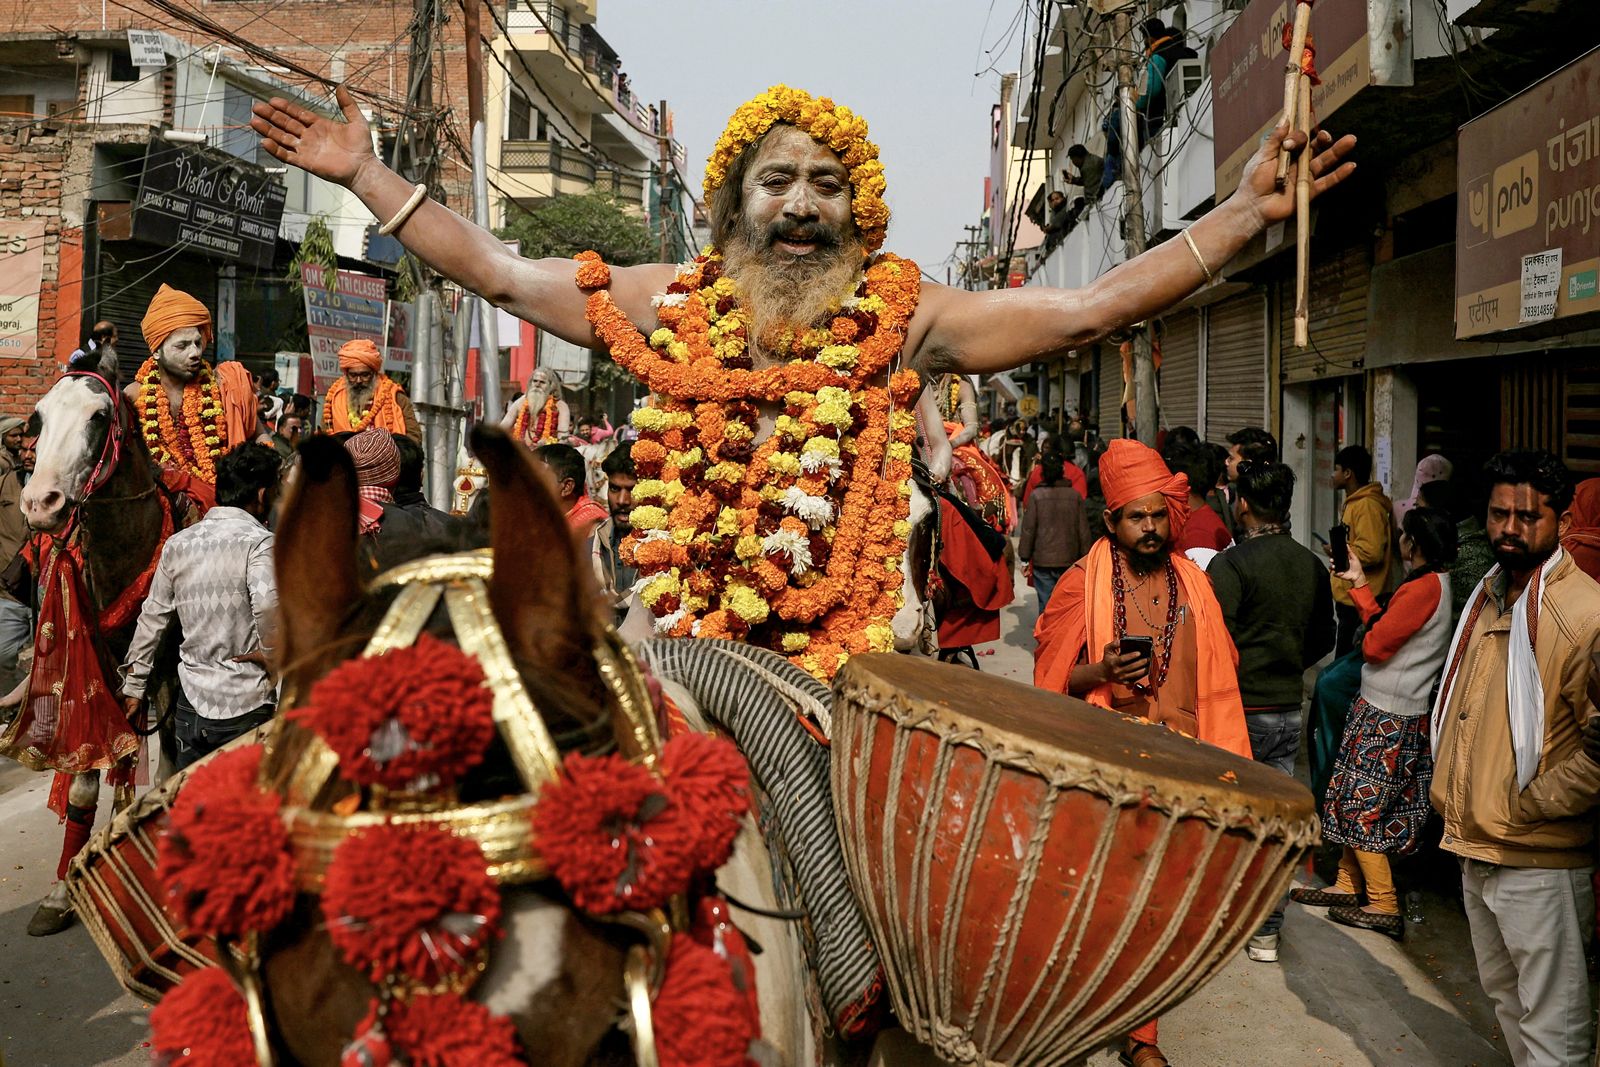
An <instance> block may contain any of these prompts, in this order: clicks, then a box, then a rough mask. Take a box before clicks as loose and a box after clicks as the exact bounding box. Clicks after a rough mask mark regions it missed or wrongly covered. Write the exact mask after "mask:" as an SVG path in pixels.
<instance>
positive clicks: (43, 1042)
mask: <svg viewBox="0 0 1600 1067" xmlns="http://www.w3.org/2000/svg"><path fill="white" fill-rule="evenodd" d="M1017 592H1018V596H1017V600H1016V602H1015V603H1014V604H1013V605H1012V606H1011V607H1010V608H1008V609H1006V612H1005V618H1004V621H1003V631H1002V636H1001V640H1000V641H999V642H998V643H996V644H995V645H993V646H990V647H991V648H992V652H990V653H989V654H987V655H983V656H980V657H979V658H978V662H979V665H980V667H981V669H982V670H983V671H985V672H986V673H992V674H997V675H1000V676H1003V677H1009V678H1015V679H1018V680H1020V681H1028V680H1030V679H1031V677H1032V664H1033V661H1032V628H1033V620H1034V615H1035V611H1034V604H1035V601H1034V596H1033V591H1032V590H1031V589H1029V588H1027V587H1026V586H1025V585H1023V584H1021V583H1020V582H1019V583H1018V586H1017ZM48 789H49V777H48V776H47V775H42V774H32V773H29V772H28V771H26V770H24V769H23V768H22V767H20V766H18V765H16V764H14V763H11V762H9V761H0V1067H86V1065H89V1064H116V1065H130V1067H131V1065H140V1064H147V1063H148V1062H149V1050H148V1046H147V1045H146V1044H145V1042H146V1039H147V1034H146V1019H147V1016H148V1012H147V1010H146V1009H145V1007H144V1005H143V1004H141V1003H140V1002H139V1001H137V1000H135V999H134V998H133V997H131V996H128V995H127V994H125V993H123V992H122V991H121V989H120V988H119V987H118V985H117V983H116V982H115V981H114V980H113V978H112V977H111V972H110V971H109V970H108V969H107V967H106V965H105V963H104V962H103V960H102V959H101V957H100V954H99V952H98V951H96V949H95V947H94V944H93V943H92V942H91V941H90V939H89V935H88V933H87V932H86V931H85V930H84V928H83V925H82V924H81V923H75V924H73V926H71V927H70V928H69V929H68V930H66V931H64V932H63V933H61V934H58V935H56V936H55V937H50V938H31V937H28V936H27V935H26V934H25V933H24V928H25V927H26V926H27V923H28V919H29V917H30V916H31V915H32V914H33V909H34V906H35V905H36V903H37V902H38V900H39V899H40V897H42V896H43V895H44V893H45V891H46V890H47V889H48V888H49V884H50V879H51V875H52V874H53V872H54V868H55V861H56V857H57V855H58V854H59V850H60V847H61V830H60V828H59V826H58V825H57V823H56V820H55V817H54V816H53V815H51V814H50V813H49V812H48V811H46V810H45V795H46V793H47V792H48ZM102 808H109V802H107V803H104V804H102ZM104 815H105V813H104V811H102V819H104ZM1420 892H1421V898H1420V908H1421V911H1422V913H1423V915H1424V916H1425V921H1424V922H1423V923H1421V924H1419V925H1413V926H1412V927H1411V928H1410V930H1409V931H1408V933H1407V937H1406V941H1405V942H1404V944H1396V943H1395V942H1393V941H1390V940H1389V939H1388V938H1385V937H1382V936H1380V935H1377V934H1373V933H1369V932H1366V931H1358V930H1350V929H1346V928H1345V927H1341V926H1336V925H1334V924H1332V923H1330V922H1328V921H1327V919H1326V918H1324V917H1323V915H1322V914H1321V912H1320V909H1308V908H1303V907H1301V906H1299V905H1298V904H1290V905H1289V910H1288V917H1287V921H1286V924H1285V926H1284V932H1283V945H1282V949H1281V959H1280V962H1278V963H1277V964H1261V963H1251V962H1250V961H1249V960H1247V959H1245V957H1244V956H1243V954H1242V953H1241V954H1240V956H1239V958H1238V959H1237V960H1235V961H1234V962H1233V963H1231V964H1230V965H1229V966H1228V967H1227V968H1226V969H1225V970H1223V972H1222V973H1221V974H1220V975H1218V976H1217V977H1216V978H1215V979H1214V980H1213V981H1212V982H1211V983H1210V984H1209V985H1207V986H1206V987H1205V988H1203V989H1202V990H1200V991H1199V992H1198V993H1196V994H1195V995H1194V996H1192V997H1190V998H1189V1000H1188V1001H1186V1002H1185V1003H1183V1004H1181V1005H1179V1006H1178V1007H1177V1008H1175V1009H1173V1010H1172V1011H1170V1012H1168V1013H1167V1014H1166V1015H1165V1016H1163V1017H1162V1019H1161V1046H1162V1049H1163V1051H1165V1052H1166V1053H1167V1055H1168V1056H1169V1057H1171V1059H1172V1061H1173V1063H1175V1064H1177V1065H1178V1067H1206V1065H1215V1064H1229V1065H1231V1067H1257V1065H1259V1067H1269V1065H1270V1067H1313V1065H1314V1067H1358V1065H1362V1064H1376V1065H1383V1067H1399V1065H1405V1067H1503V1065H1507V1064H1509V1062H1510V1061H1509V1060H1508V1059H1507V1057H1506V1054H1505V1046H1504V1043H1503V1042H1502V1041H1501V1040H1500V1038H1499V1033H1498V1030H1497V1028H1496V1027H1495V1025H1494V1016H1493V1012H1492V1010H1491V1008H1490V1006H1489V1004H1488V1003H1487V1001H1486V999H1485V997H1484V996H1483V992H1482V990H1481V989H1480V988H1479V987H1478V982H1477V977H1476V973H1475V971H1474V969H1473V963H1472V950H1471V947H1470V944H1469V941H1468V937H1467V927H1466V920H1465V918H1464V917H1463V916H1462V913H1461V904H1460V901H1459V900H1456V899H1452V898H1450V897H1449V896H1448V895H1441V894H1440V893H1438V892H1433V891H1431V890H1428V889H1426V888H1424V889H1422V890H1421V891H1420ZM1089 1063H1090V1067H1111V1065H1113V1064H1115V1063H1116V1057H1115V1055H1114V1054H1112V1053H1110V1052H1105V1053H1100V1054H1097V1055H1096V1056H1094V1057H1091V1059H1090V1061H1089Z"/></svg>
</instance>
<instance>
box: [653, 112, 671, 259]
mask: <svg viewBox="0 0 1600 1067" xmlns="http://www.w3.org/2000/svg"><path fill="white" fill-rule="evenodd" d="M656 127H657V129H656V131H655V134H656V147H657V148H659V149H660V159H661V162H660V163H659V164H658V166H659V167H660V168H661V219H660V222H661V259H660V262H662V263H671V262H673V260H674V259H675V258H676V257H675V256H673V254H672V238H671V237H670V236H668V235H669V234H670V232H671V231H670V230H669V229H668V225H667V224H668V223H669V222H670V221H671V220H672V219H673V217H674V214H673V210H672V207H671V206H670V205H671V196H672V139H671V137H669V136H668V134H667V132H666V131H667V102H666V101H665V100H663V101H661V107H660V110H658V111H657V112H656Z"/></svg>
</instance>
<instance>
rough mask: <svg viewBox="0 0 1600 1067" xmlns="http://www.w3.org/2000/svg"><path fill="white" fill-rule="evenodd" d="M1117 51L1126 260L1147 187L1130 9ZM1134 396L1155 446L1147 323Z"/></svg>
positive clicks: (1134, 249) (1140, 228) (1140, 427)
mask: <svg viewBox="0 0 1600 1067" xmlns="http://www.w3.org/2000/svg"><path fill="white" fill-rule="evenodd" d="M1112 34H1113V35H1114V38H1115V43H1116V48H1117V110H1118V111H1119V113H1120V115H1119V117H1120V119H1121V126H1122V189H1123V193H1124V205H1125V206H1124V209H1123V217H1124V218H1125V219H1126V220H1127V231H1128V232H1127V238H1126V240H1127V246H1128V256H1127V258H1129V259H1133V258H1134V257H1136V256H1138V255H1139V254H1140V253H1142V252H1143V251H1144V248H1145V235H1144V186H1143V182H1142V181H1141V180H1140V175H1139V150H1140V147H1141V146H1140V144H1139V118H1138V115H1137V113H1136V112H1135V111H1134V106H1133V62H1132V60H1131V59H1130V56H1131V55H1132V54H1133V19H1132V17H1131V16H1130V15H1129V13H1128V8H1122V9H1120V10H1119V11H1117V13H1116V16H1115V20H1114V23H1113V27H1112ZM1133 397H1134V406H1135V407H1137V408H1138V423H1137V425H1136V426H1135V432H1136V433H1137V434H1138V437H1139V440H1140V441H1141V442H1143V443H1144V444H1147V445H1154V444H1155V443H1156V426H1157V425H1158V424H1159V422H1160V413H1159V412H1157V411H1156V364H1155V355H1154V353H1153V352H1152V350H1151V347H1150V328H1149V324H1148V323H1139V324H1138V325H1137V327H1136V329H1135V332H1134V335H1133Z"/></svg>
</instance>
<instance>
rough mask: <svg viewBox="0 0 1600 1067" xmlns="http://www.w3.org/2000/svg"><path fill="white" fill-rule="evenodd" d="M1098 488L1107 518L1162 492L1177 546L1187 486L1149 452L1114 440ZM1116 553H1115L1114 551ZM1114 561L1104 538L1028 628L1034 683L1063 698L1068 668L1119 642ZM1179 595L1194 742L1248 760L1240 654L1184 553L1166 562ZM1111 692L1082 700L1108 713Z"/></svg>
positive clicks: (1094, 692)
mask: <svg viewBox="0 0 1600 1067" xmlns="http://www.w3.org/2000/svg"><path fill="white" fill-rule="evenodd" d="M1100 488H1101V491H1102V492H1104V493H1105V498H1106V507H1107V508H1109V509H1110V510H1112V511H1116V510H1117V509H1119V508H1122V507H1126V506H1127V505H1128V504H1130V503H1132V502H1133V501H1135V500H1139V499H1141V498H1143V497H1147V496H1151V495H1153V494H1155V493H1160V494H1161V495H1162V496H1163V497H1164V498H1165V499H1166V504H1167V515H1168V517H1169V519H1170V521H1171V524H1172V532H1171V534H1170V536H1169V541H1168V543H1169V544H1172V543H1175V542H1176V541H1177V539H1178V535H1179V534H1180V533H1182V531H1183V526H1184V523H1186V522H1187V521H1188V520H1189V479H1188V478H1187V477H1185V476H1184V475H1182V474H1173V473H1172V472H1171V471H1170V470H1168V469H1167V465H1166V464H1165V463H1163V462H1162V461H1161V457H1160V456H1159V455H1157V454H1156V451H1155V449H1153V448H1150V447H1149V446H1147V445H1142V444H1140V443H1138V442H1137V441H1127V440H1120V439H1119V440H1116V441H1112V442H1111V445H1110V447H1109V448H1108V449H1107V450H1106V454H1105V455H1104V456H1102V457H1101V458H1100ZM1119 551H1121V550H1120V549H1119ZM1120 565H1121V564H1120V563H1119V562H1118V561H1117V560H1116V558H1115V557H1114V556H1113V554H1112V538H1111V537H1103V538H1101V539H1100V540H1099V541H1097V542H1096V543H1095V546H1094V547H1093V548H1092V549H1090V550H1089V554H1088V555H1087V556H1085V557H1084V558H1083V560H1082V561H1080V562H1079V563H1078V564H1077V565H1076V566H1074V567H1072V568H1071V569H1070V570H1069V571H1067V573H1066V574H1065V575H1064V576H1063V577H1062V580H1061V585H1060V586H1059V587H1058V588H1057V589H1056V592H1055V593H1054V594H1053V595H1052V596H1051V597H1050V605H1049V607H1047V608H1046V609H1045V613H1044V614H1043V615H1041V616H1040V617H1039V621H1038V623H1037V624H1036V625H1035V626H1034V630H1033V633H1034V637H1035V638H1036V639H1037V640H1038V647H1037V649H1036V650H1035V652H1034V665H1033V684H1034V685H1037V686H1039V687H1040V688H1043V689H1052V690H1054V691H1055V692H1058V693H1065V692H1066V691H1067V681H1068V679H1069V678H1070V676H1071V674H1072V668H1073V667H1074V666H1075V665H1077V664H1078V663H1079V662H1087V661H1089V660H1095V659H1099V657H1100V652H1101V650H1102V649H1104V648H1105V646H1106V645H1107V644H1109V643H1110V642H1111V641H1113V640H1115V639H1117V638H1120V637H1121V636H1122V635H1121V634H1120V633H1117V632H1116V603H1115V597H1114V594H1113V592H1112V589H1111V573H1112V571H1111V568H1113V567H1116V566H1120ZM1172 568H1173V570H1174V571H1176V572H1177V578H1178V589H1179V595H1180V597H1181V598H1182V600H1183V602H1184V603H1185V604H1187V605H1188V607H1189V611H1190V614H1191V617H1192V618H1193V619H1194V627H1195V646H1196V651H1197V653H1198V655H1197V657H1196V658H1197V661H1198V662H1197V664H1196V666H1197V670H1198V675H1199V677H1198V678H1197V679H1196V682H1197V684H1196V686H1195V692H1196V696H1197V704H1198V707H1196V709H1195V715H1196V718H1197V719H1198V720H1199V731H1200V740H1202V741H1208V742H1210V743H1211V744H1213V745H1216V746H1217V747H1219V748H1225V749H1227V750H1228V751H1230V752H1233V753H1235V754H1236V755H1240V756H1244V757H1245V758H1247V759H1248V758H1249V757H1250V736H1249V734H1248V733H1247V732H1246V730H1245V725H1244V705H1243V703H1242V701H1241V700H1240V699H1239V676H1238V664H1239V653H1238V651H1237V650H1236V649H1235V648H1234V647H1233V638H1232V637H1230V636H1229V635H1228V628H1227V624H1226V623H1225V621H1224V620H1223V617H1222V606H1221V605H1220V604H1218V603H1217V598H1216V594H1214V593H1213V592H1212V591H1211V579H1209V578H1207V577H1206V573H1205V571H1203V570H1201V569H1200V568H1199V567H1197V566H1195V564H1194V563H1192V562H1190V560H1189V559H1188V557H1186V556H1184V555H1183V554H1182V553H1174V554H1173V556H1172ZM1111 696H1112V693H1111V686H1110V685H1101V686H1096V687H1095V688H1094V689H1091V690H1090V691H1089V692H1087V693H1085V694H1083V698H1084V699H1085V700H1087V701H1088V702H1089V703H1091V704H1098V705H1100V706H1101V707H1104V708H1109V707H1111V706H1112V703H1111Z"/></svg>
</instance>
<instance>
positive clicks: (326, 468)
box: [273, 437, 361, 664]
mask: <svg viewBox="0 0 1600 1067" xmlns="http://www.w3.org/2000/svg"><path fill="white" fill-rule="evenodd" d="M356 515H357V512H356V470H355V466H354V465H353V464H352V463H351V462H350V456H349V454H348V453H347V452H345V450H344V446H343V445H341V444H339V443H338V442H337V441H335V440H333V439H332V438H331V437H313V438H311V439H310V440H308V441H306V442H305V444H303V445H301V446H300V462H299V465H298V467H297V469H296V470H295V472H294V474H293V478H292V484H291V485H290V489H289V494H288V497H287V498H286V499H285V500H284V502H283V505H282V506H281V508H280V509H279V515H278V533H277V538H276V544H275V546H274V548H273V559H274V562H275V564H276V567H277V572H278V613H279V616H280V618H279V626H278V630H279V633H280V635H281V637H280V642H281V646H282V648H283V659H282V662H283V663H286V664H293V663H297V662H299V661H300V660H301V659H303V658H304V657H305V656H306V655H307V653H309V652H310V651H311V650H313V649H317V648H322V647H323V646H325V645H327V644H329V643H330V642H332V641H333V640H334V639H335V638H337V637H338V636H339V631H340V627H341V625H342V624H343V622H344V620H345V619H346V618H347V617H348V616H349V614H350V611H351V609H352V608H353V607H354V606H355V605H356V603H357V602H358V601H359V600H360V597H361V582H360V579H359V578H358V577H357V570H356Z"/></svg>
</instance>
